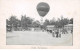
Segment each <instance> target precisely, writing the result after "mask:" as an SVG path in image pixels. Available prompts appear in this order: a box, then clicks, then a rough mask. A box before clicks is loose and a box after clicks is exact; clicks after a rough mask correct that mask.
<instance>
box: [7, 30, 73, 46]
mask: <svg viewBox="0 0 80 51" xmlns="http://www.w3.org/2000/svg"><path fill="white" fill-rule="evenodd" d="M6 44H7V45H46V46H54V45H56V46H60V45H61V46H71V45H72V34H61V38H60V37H59V38H56V37H53V36H52V34H50V33H47V32H42V31H38V32H37V31H35V32H34V31H13V32H7V34H6Z"/></svg>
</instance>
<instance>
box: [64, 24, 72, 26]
mask: <svg viewBox="0 0 80 51" xmlns="http://www.w3.org/2000/svg"><path fill="white" fill-rule="evenodd" d="M64 26H73V24H67V25H64Z"/></svg>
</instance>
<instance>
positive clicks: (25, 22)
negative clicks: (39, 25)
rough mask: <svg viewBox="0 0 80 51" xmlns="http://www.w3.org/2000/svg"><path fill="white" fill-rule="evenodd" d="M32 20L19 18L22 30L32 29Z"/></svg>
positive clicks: (23, 17) (24, 17)
mask: <svg viewBox="0 0 80 51" xmlns="http://www.w3.org/2000/svg"><path fill="white" fill-rule="evenodd" d="M32 22H33V19H31V18H29V17H26V15H24V16H22V17H21V27H22V28H23V29H27V28H28V27H32Z"/></svg>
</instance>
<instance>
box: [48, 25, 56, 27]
mask: <svg viewBox="0 0 80 51" xmlns="http://www.w3.org/2000/svg"><path fill="white" fill-rule="evenodd" d="M54 26H55V25H47V27H54Z"/></svg>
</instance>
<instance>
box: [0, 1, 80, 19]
mask: <svg viewBox="0 0 80 51" xmlns="http://www.w3.org/2000/svg"><path fill="white" fill-rule="evenodd" d="M40 2H45V3H48V4H49V6H50V10H49V12H48V14H47V15H46V16H44V17H43V20H45V19H49V20H51V19H53V18H55V20H57V19H58V18H60V17H61V16H63V17H64V18H69V19H70V18H73V17H75V15H76V13H77V12H78V11H79V6H80V5H79V2H80V0H0V16H1V17H2V18H6V19H8V18H10V16H11V15H15V16H16V18H18V19H21V15H26V16H27V17H31V18H33V19H34V20H41V16H40V15H39V14H38V12H37V9H36V7H37V4H38V3H40Z"/></svg>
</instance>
